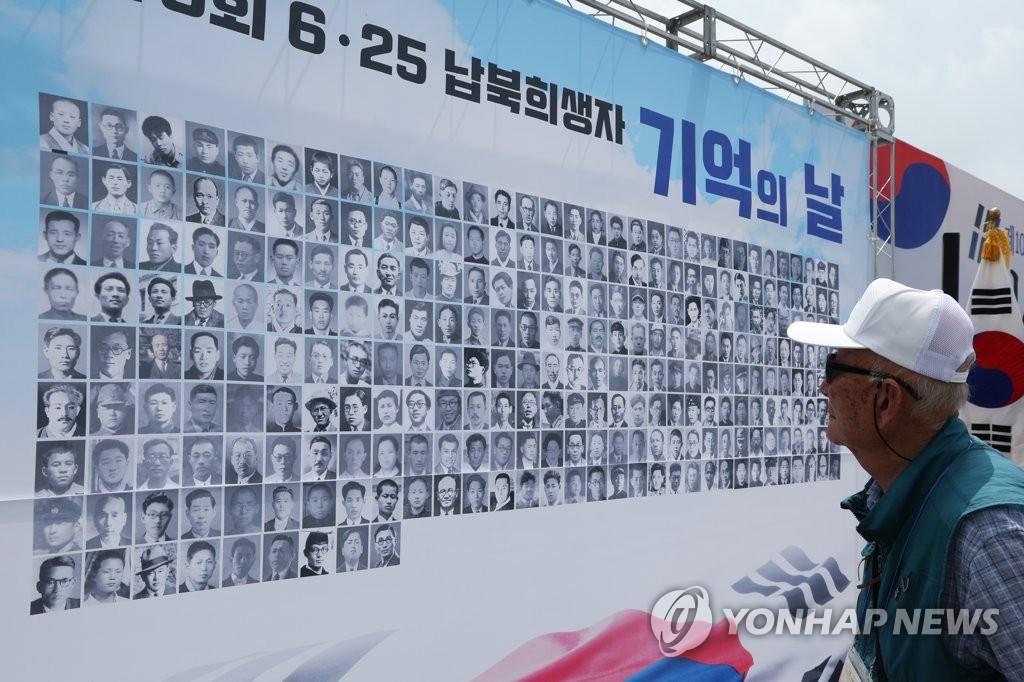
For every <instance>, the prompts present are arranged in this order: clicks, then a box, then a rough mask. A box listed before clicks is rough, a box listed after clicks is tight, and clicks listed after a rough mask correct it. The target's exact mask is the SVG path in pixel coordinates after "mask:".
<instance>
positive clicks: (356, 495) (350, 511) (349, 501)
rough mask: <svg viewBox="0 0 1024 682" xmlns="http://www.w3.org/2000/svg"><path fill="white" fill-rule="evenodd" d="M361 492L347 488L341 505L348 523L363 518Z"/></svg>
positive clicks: (353, 488) (355, 488) (354, 488)
mask: <svg viewBox="0 0 1024 682" xmlns="http://www.w3.org/2000/svg"><path fill="white" fill-rule="evenodd" d="M363 503H364V498H363V491H362V490H360V489H359V488H357V487H354V486H353V487H352V488H349V490H348V492H347V493H345V499H344V500H343V501H342V504H343V505H344V506H345V516H346V517H347V518H348V520H349V521H354V522H358V521H359V520H360V519H361V518H362V516H363Z"/></svg>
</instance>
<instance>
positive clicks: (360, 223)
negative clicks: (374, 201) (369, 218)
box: [347, 209, 368, 240]
mask: <svg viewBox="0 0 1024 682" xmlns="http://www.w3.org/2000/svg"><path fill="white" fill-rule="evenodd" d="M347 225H348V234H349V237H351V238H352V239H356V240H361V239H362V238H363V235H365V234H366V228H367V226H368V223H367V222H366V214H365V213H363V211H361V210H359V209H355V210H352V211H349V213H348V220H347Z"/></svg>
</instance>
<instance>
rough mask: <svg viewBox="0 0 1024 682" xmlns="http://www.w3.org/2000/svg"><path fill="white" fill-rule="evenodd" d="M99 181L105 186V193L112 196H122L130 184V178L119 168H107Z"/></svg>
mask: <svg viewBox="0 0 1024 682" xmlns="http://www.w3.org/2000/svg"><path fill="white" fill-rule="evenodd" d="M100 181H101V182H102V183H103V186H104V187H106V188H107V194H109V195H110V196H112V197H114V198H120V197H123V196H124V195H125V194H127V193H128V190H129V189H130V188H131V186H132V181H131V179H130V178H129V177H128V175H127V174H126V173H125V172H124V170H123V169H121V168H108V169H107V170H106V172H104V173H103V177H102V178H100Z"/></svg>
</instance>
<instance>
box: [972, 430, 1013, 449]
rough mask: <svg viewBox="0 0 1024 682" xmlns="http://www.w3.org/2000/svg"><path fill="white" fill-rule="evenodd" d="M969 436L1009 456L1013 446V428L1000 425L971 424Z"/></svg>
mask: <svg viewBox="0 0 1024 682" xmlns="http://www.w3.org/2000/svg"><path fill="white" fill-rule="evenodd" d="M971 434H972V435H974V436H977V437H978V440H980V441H981V442H983V443H986V444H988V445H991V446H992V447H993V448H995V449H996V450H998V451H999V452H1001V453H1003V454H1004V455H1007V456H1009V454H1010V449H1011V447H1012V446H1013V427H1012V426H1004V425H1002V424H977V423H974V422H972V423H971Z"/></svg>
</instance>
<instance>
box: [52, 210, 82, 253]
mask: <svg viewBox="0 0 1024 682" xmlns="http://www.w3.org/2000/svg"><path fill="white" fill-rule="evenodd" d="M43 236H44V237H45V238H46V245H47V247H48V248H49V250H50V253H51V254H53V256H54V257H56V258H60V259H64V258H67V257H68V256H70V255H71V252H72V251H74V250H75V245H76V244H78V240H79V239H80V238H81V236H82V235H81V233H80V232H79V230H78V229H77V228H76V227H75V224H74V223H73V222H72V221H70V220H60V219H58V220H49V221H48V222H47V223H46V227H45V229H44V230H43Z"/></svg>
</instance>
